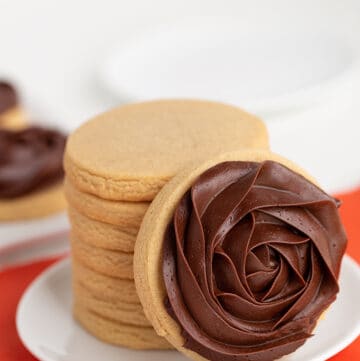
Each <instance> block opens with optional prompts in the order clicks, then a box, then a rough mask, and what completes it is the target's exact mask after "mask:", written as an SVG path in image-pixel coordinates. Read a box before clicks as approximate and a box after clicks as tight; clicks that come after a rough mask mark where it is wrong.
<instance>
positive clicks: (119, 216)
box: [64, 178, 149, 233]
mask: <svg viewBox="0 0 360 361" xmlns="http://www.w3.org/2000/svg"><path fill="white" fill-rule="evenodd" d="M64 188H65V195H66V199H67V201H68V203H69V204H70V205H71V206H72V207H73V208H75V209H77V210H78V212H80V213H82V214H84V215H86V216H87V217H88V218H91V219H93V220H97V221H100V222H104V223H110V224H112V225H116V226H119V227H122V228H124V229H127V230H129V232H133V233H137V231H138V229H139V227H140V224H141V221H142V219H143V218H144V215H145V212H146V210H147V209H148V207H149V202H123V201H111V200H107V199H101V198H99V197H96V196H94V195H92V194H89V193H85V192H81V191H79V190H78V189H77V188H75V187H74V185H73V184H72V183H71V182H70V181H69V180H68V179H66V178H65V186H64Z"/></svg>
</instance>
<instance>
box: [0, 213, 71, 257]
mask: <svg viewBox="0 0 360 361" xmlns="http://www.w3.org/2000/svg"><path fill="white" fill-rule="evenodd" d="M69 229H70V225H69V222H68V219H67V216H66V213H65V212H61V213H58V214H55V215H52V216H48V217H44V218H38V219H33V220H28V221H16V222H0V252H2V251H8V250H10V249H11V248H14V247H20V246H24V245H25V244H26V245H28V244H35V243H38V242H43V241H44V240H46V239H49V240H50V239H52V238H58V237H59V236H63V235H65V234H67V232H68V231H69Z"/></svg>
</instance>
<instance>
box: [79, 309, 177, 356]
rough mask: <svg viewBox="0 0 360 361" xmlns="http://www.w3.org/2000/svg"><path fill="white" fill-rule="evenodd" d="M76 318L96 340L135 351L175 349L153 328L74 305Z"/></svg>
mask: <svg viewBox="0 0 360 361" xmlns="http://www.w3.org/2000/svg"><path fill="white" fill-rule="evenodd" d="M73 315H74V318H75V319H76V320H77V321H78V322H79V323H80V324H81V325H82V326H83V327H84V328H85V329H86V330H87V331H88V332H90V333H91V334H92V335H94V336H95V337H96V338H98V339H100V340H102V341H105V342H108V343H111V344H114V345H118V346H125V347H129V348H132V349H135V350H147V349H148V350H167V349H171V348H173V347H172V346H171V345H170V344H169V343H168V342H167V341H166V339H165V338H163V337H160V336H158V335H157V334H156V332H155V331H154V329H153V328H152V327H140V326H133V325H128V324H126V323H122V322H118V321H114V320H112V319H109V318H105V317H102V316H100V315H98V314H97V313H95V312H93V311H90V310H88V309H86V308H84V307H82V305H79V304H77V303H74V305H73Z"/></svg>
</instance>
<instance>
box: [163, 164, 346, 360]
mask: <svg viewBox="0 0 360 361" xmlns="http://www.w3.org/2000/svg"><path fill="white" fill-rule="evenodd" d="M338 207H339V202H338V201H337V200H336V199H334V198H332V197H330V196H329V195H327V194H326V193H324V192H323V191H322V190H321V189H319V188H318V187H316V186H315V185H314V184H312V183H311V182H309V181H308V180H306V179H305V178H304V177H302V176H301V175H299V174H297V173H294V172H293V171H291V170H290V169H288V168H286V167H284V166H283V165H281V164H279V163H276V162H273V161H265V162H263V163H255V162H239V161H236V162H226V163H221V164H219V165H217V166H215V167H213V168H211V169H209V170H208V171H206V172H205V173H203V174H202V175H201V176H200V177H199V178H198V179H197V181H196V182H195V183H194V184H193V186H192V187H191V189H190V190H189V191H188V192H187V193H186V194H185V195H184V197H183V198H182V199H181V201H180V203H179V204H178V206H177V208H176V210H175V213H174V216H173V219H172V222H171V223H170V225H169V227H168V230H167V232H166V235H165V238H164V247H163V278H164V283H165V287H166V291H167V299H166V300H165V306H166V308H167V310H168V312H169V313H170V314H171V316H172V317H173V318H174V319H175V320H176V321H177V322H178V323H179V325H180V326H181V329H182V335H183V338H184V347H185V348H187V349H190V350H193V351H195V352H197V353H198V354H200V355H202V356H203V357H205V358H207V359H209V360H214V361H215V360H216V361H222V360H224V361H230V360H231V361H235V360H239V361H240V360H247V361H255V360H257V361H260V360H261V361H264V360H274V359H277V358H279V357H281V356H283V355H285V354H288V353H291V352H293V351H294V350H295V349H296V348H298V347H299V346H301V345H302V344H303V343H304V342H305V341H306V339H307V338H308V337H310V336H311V333H312V331H313V329H314V327H315V326H316V322H317V320H318V318H319V316H320V315H321V314H322V313H323V312H324V310H325V309H326V308H327V307H328V306H329V305H330V304H331V303H332V302H333V301H334V300H335V298H336V294H337V292H338V290H339V287H338V283H337V279H338V276H339V270H340V264H341V259H342V257H343V254H344V251H345V247H346V242H347V241H346V235H345V232H344V229H343V226H342V224H341V221H340V218H339V214H338Z"/></svg>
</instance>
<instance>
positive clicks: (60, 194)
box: [0, 184, 66, 222]
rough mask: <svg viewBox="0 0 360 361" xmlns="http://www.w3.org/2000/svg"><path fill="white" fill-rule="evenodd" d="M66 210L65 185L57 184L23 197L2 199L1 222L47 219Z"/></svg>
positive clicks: (0, 204)
mask: <svg viewBox="0 0 360 361" xmlns="http://www.w3.org/2000/svg"><path fill="white" fill-rule="evenodd" d="M65 208H66V201H65V197H64V191H63V185H62V184H56V185H53V186H49V187H46V188H44V189H41V190H39V191H36V192H31V193H29V194H27V195H24V196H21V197H16V198H11V199H4V198H3V199H0V222H1V221H19V220H28V219H33V218H40V217H46V216H49V215H51V214H54V213H57V212H61V211H63V210H65Z"/></svg>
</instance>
